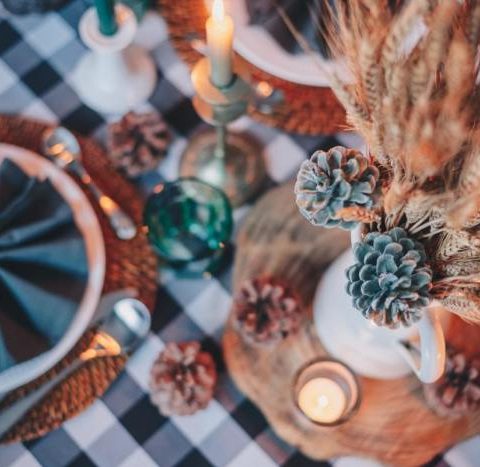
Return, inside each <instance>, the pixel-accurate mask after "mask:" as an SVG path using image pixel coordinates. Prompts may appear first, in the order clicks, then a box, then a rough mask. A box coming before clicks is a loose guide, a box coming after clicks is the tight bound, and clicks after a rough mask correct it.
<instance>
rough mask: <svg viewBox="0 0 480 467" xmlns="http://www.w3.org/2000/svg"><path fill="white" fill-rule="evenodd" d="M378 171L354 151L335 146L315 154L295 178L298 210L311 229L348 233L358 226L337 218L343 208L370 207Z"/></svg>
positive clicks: (352, 222) (354, 222)
mask: <svg viewBox="0 0 480 467" xmlns="http://www.w3.org/2000/svg"><path fill="white" fill-rule="evenodd" d="M378 177H379V172H378V169H377V168H376V167H375V166H374V165H373V164H371V163H370V161H369V159H368V158H367V157H365V156H364V155H363V154H362V153H361V152H359V151H357V150H355V149H347V148H344V147H342V146H336V147H334V148H332V149H330V150H329V151H328V152H324V151H317V152H315V153H314V154H313V155H312V157H311V158H310V160H307V161H305V162H303V164H302V166H301V167H300V171H299V172H298V175H297V182H296V184H295V194H296V201H297V206H298V208H299V209H300V212H301V213H302V214H303V216H304V217H305V218H306V219H308V221H309V222H310V223H312V224H313V225H320V226H323V227H341V228H342V229H346V230H350V229H352V228H354V227H355V226H356V225H357V223H358V222H356V221H347V220H344V219H342V218H341V217H340V216H339V214H338V213H339V211H340V210H341V209H343V208H350V207H362V208H367V209H368V208H371V207H372V206H373V201H374V200H373V194H374V192H375V188H376V185H377V180H378Z"/></svg>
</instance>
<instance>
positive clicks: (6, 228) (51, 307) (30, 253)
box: [0, 159, 88, 372]
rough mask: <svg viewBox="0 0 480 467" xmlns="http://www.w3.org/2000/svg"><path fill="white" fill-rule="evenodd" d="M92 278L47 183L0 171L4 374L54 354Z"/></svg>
mask: <svg viewBox="0 0 480 467" xmlns="http://www.w3.org/2000/svg"><path fill="white" fill-rule="evenodd" d="M87 277H88V263H87V257H86V251H85V244H84V241H83V237H82V235H81V233H80V232H79V231H78V229H77V227H76V225H75V222H74V219H73V215H72V211H71V209H70V207H69V206H68V204H67V203H66V202H65V200H64V199H63V198H62V197H61V196H60V195H59V194H58V192H57V191H56V190H55V188H54V187H53V186H52V184H51V183H50V181H49V180H45V181H39V180H37V179H36V178H32V177H29V176H28V175H26V174H25V173H24V172H23V171H22V170H21V169H20V168H19V167H18V166H17V165H15V164H14V163H13V162H12V161H10V160H9V159H5V160H4V161H3V163H2V164H1V165H0V372H2V371H4V370H5V369H7V368H9V367H11V366H13V365H15V364H17V363H19V362H22V361H25V360H29V359H31V358H33V357H35V356H37V355H39V354H41V353H43V352H45V351H47V350H49V349H50V348H52V347H53V346H54V345H55V344H56V343H57V342H58V341H59V340H60V339H61V338H62V336H63V335H64V334H65V332H66V330H67V329H68V327H69V326H70V324H71V322H72V320H73V318H74V316H75V313H76V311H77V308H78V305H79V303H80V301H81V299H82V297H83V294H84V291H85V287H86V283H87Z"/></svg>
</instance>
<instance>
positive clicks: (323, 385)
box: [298, 378, 346, 423]
mask: <svg viewBox="0 0 480 467" xmlns="http://www.w3.org/2000/svg"><path fill="white" fill-rule="evenodd" d="M298 406H299V407H300V410H301V411H302V412H303V413H304V414H305V415H306V416H307V417H308V418H310V419H311V420H313V421H314V422H319V423H334V422H336V421H337V420H339V419H340V418H341V417H342V415H343V413H344V411H345V406H346V397H345V394H344V392H343V390H342V388H341V386H340V385H339V384H338V383H336V382H335V381H333V380H331V379H328V378H314V379H312V380H310V381H308V382H307V383H306V384H305V386H303V387H302V388H301V389H300V392H299V394H298Z"/></svg>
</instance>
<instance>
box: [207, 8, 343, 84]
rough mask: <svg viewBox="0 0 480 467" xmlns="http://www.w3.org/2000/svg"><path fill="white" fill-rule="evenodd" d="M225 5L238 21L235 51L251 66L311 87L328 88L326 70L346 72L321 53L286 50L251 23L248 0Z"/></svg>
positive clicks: (236, 21) (264, 30)
mask: <svg viewBox="0 0 480 467" xmlns="http://www.w3.org/2000/svg"><path fill="white" fill-rule="evenodd" d="M205 4H206V5H207V11H211V4H212V0H205ZM225 8H226V9H227V10H228V12H229V14H230V15H231V16H232V18H233V20H234V21H235V42H234V48H235V51H236V52H237V53H239V54H240V55H241V56H242V57H243V58H245V59H246V60H247V61H248V62H250V63H251V64H252V65H255V66H256V67H258V68H260V69H261V70H263V71H266V72H267V73H270V74H271V75H274V76H277V77H278V78H281V79H284V80H286V81H291V82H292V83H297V84H304V85H308V86H318V87H329V86H330V84H329V81H328V75H327V72H328V73H330V74H331V73H332V72H334V71H336V72H337V74H338V75H339V76H342V77H343V76H344V75H345V73H346V70H345V67H344V66H343V67H342V66H341V65H339V64H338V63H337V62H336V61H333V60H326V59H325V58H324V57H322V55H320V54H318V53H312V54H311V55H310V54H308V55H307V54H299V55H293V54H289V53H288V52H286V51H285V50H284V49H283V48H282V47H281V46H280V45H279V44H278V43H277V42H276V41H275V39H273V38H272V37H271V36H270V34H269V33H268V31H267V30H266V29H264V28H262V27H261V26H258V25H254V26H252V25H250V24H249V14H248V10H247V6H246V3H245V0H230V1H229V2H225Z"/></svg>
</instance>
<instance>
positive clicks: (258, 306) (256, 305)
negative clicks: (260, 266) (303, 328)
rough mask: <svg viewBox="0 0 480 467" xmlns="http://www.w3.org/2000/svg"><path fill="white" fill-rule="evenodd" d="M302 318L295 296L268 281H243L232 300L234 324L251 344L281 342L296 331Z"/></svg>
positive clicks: (265, 279) (279, 284)
mask: <svg viewBox="0 0 480 467" xmlns="http://www.w3.org/2000/svg"><path fill="white" fill-rule="evenodd" d="M302 318H303V311H302V308H301V307H300V304H299V301H298V298H297V296H296V294H295V293H294V292H293V291H292V290H291V289H290V288H289V287H286V286H284V285H283V284H281V283H280V282H278V281H276V280H273V279H271V278H255V279H253V280H247V281H245V282H244V283H243V284H242V286H241V288H240V290H239V292H238V293H237V295H236V297H235V302H234V311H233V319H234V324H235V326H236V327H237V329H238V330H239V331H240V333H241V334H242V336H243V337H244V338H245V340H246V341H247V342H249V343H251V344H267V343H274V342H279V341H281V340H282V339H285V338H286V337H287V336H289V335H290V334H293V333H295V332H297V331H298V329H299V328H300V324H301V322H302Z"/></svg>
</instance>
